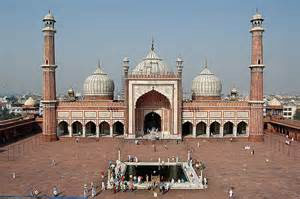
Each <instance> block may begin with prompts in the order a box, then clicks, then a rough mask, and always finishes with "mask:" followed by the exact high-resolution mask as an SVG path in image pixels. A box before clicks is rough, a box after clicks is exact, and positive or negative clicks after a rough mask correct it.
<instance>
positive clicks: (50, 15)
mask: <svg viewBox="0 0 300 199" xmlns="http://www.w3.org/2000/svg"><path fill="white" fill-rule="evenodd" d="M43 20H44V21H46V20H50V21H55V19H54V16H53V15H52V13H51V12H50V10H49V12H48V14H47V15H46V16H45V17H44V19H43Z"/></svg>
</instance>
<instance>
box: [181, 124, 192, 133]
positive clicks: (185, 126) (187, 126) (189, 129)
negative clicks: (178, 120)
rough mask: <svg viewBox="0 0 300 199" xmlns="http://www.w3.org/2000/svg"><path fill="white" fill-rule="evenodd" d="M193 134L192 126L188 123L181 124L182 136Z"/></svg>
mask: <svg viewBox="0 0 300 199" xmlns="http://www.w3.org/2000/svg"><path fill="white" fill-rule="evenodd" d="M192 134H193V124H192V123H191V122H189V121H187V122H185V123H183V124H182V136H188V135H192Z"/></svg>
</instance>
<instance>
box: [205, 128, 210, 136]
mask: <svg viewBox="0 0 300 199" xmlns="http://www.w3.org/2000/svg"><path fill="white" fill-rule="evenodd" d="M209 136H210V132H209V125H207V126H206V137H208V138H209Z"/></svg>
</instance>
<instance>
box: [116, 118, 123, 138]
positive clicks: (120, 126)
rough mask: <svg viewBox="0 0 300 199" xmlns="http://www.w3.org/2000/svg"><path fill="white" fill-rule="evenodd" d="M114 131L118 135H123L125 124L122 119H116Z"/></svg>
mask: <svg viewBox="0 0 300 199" xmlns="http://www.w3.org/2000/svg"><path fill="white" fill-rule="evenodd" d="M113 132H114V134H116V135H123V134H124V124H123V123H122V122H120V121H116V122H115V123H114V124H113Z"/></svg>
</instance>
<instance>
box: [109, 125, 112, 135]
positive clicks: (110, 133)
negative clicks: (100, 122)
mask: <svg viewBox="0 0 300 199" xmlns="http://www.w3.org/2000/svg"><path fill="white" fill-rule="evenodd" d="M109 135H110V137H112V136H113V125H109Z"/></svg>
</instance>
